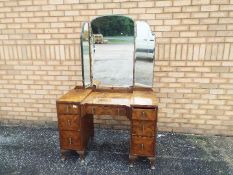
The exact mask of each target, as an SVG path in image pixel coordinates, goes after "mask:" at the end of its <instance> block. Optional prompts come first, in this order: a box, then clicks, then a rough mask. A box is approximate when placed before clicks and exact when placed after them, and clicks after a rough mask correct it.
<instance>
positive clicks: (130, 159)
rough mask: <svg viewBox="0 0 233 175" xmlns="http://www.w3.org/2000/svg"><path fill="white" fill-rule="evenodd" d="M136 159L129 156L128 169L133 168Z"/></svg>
mask: <svg viewBox="0 0 233 175" xmlns="http://www.w3.org/2000/svg"><path fill="white" fill-rule="evenodd" d="M136 158H137V157H136V156H131V155H129V167H131V168H132V167H133V165H134V162H135V160H136Z"/></svg>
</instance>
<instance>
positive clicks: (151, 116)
mask: <svg viewBox="0 0 233 175" xmlns="http://www.w3.org/2000/svg"><path fill="white" fill-rule="evenodd" d="M156 116H157V115H156V109H140V108H133V109H132V119H133V120H156Z"/></svg>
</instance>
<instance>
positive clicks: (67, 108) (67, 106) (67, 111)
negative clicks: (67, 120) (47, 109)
mask: <svg viewBox="0 0 233 175" xmlns="http://www.w3.org/2000/svg"><path fill="white" fill-rule="evenodd" d="M66 113H69V105H66Z"/></svg>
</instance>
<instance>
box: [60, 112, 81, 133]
mask: <svg viewBox="0 0 233 175" xmlns="http://www.w3.org/2000/svg"><path fill="white" fill-rule="evenodd" d="M58 126H59V129H60V130H76V131H79V130H80V119H79V115H64V114H60V115H59V116H58Z"/></svg>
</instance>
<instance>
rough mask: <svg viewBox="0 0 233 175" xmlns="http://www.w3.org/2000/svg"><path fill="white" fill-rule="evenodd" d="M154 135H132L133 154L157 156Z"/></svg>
mask: <svg viewBox="0 0 233 175" xmlns="http://www.w3.org/2000/svg"><path fill="white" fill-rule="evenodd" d="M154 145H155V139H154V137H138V136H132V140H131V154H132V155H141V156H155V148H154Z"/></svg>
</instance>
